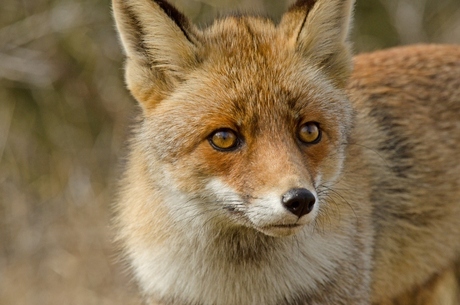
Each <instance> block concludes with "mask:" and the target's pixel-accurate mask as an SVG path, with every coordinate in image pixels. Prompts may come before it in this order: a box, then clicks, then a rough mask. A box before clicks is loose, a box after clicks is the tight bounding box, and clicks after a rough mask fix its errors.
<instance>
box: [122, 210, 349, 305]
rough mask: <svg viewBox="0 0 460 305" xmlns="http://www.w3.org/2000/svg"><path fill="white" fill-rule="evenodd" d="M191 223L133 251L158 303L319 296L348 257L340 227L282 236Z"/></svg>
mask: <svg viewBox="0 0 460 305" xmlns="http://www.w3.org/2000/svg"><path fill="white" fill-rule="evenodd" d="M184 204H185V203H184ZM198 218H199V216H198ZM190 222H191V224H190V226H183V224H182V225H179V226H180V227H181V228H180V229H179V230H177V226H178V224H177V223H176V224H173V226H175V227H176V228H172V230H171V228H170V234H169V235H168V237H167V240H165V241H164V242H163V243H161V244H155V245H146V246H145V247H143V248H144V249H143V250H142V251H138V252H137V253H136V256H132V257H131V258H132V259H133V263H134V264H133V265H134V269H135V273H136V275H137V278H138V279H139V280H140V284H141V287H142V288H143V289H144V292H145V294H146V295H155V296H156V298H155V301H156V302H160V304H203V305H205V304H224V305H225V304H241V305H249V304H267V305H269V304H277V305H279V304H286V305H290V304H298V300H297V299H298V298H303V297H304V296H306V295H308V296H309V297H311V296H313V295H314V294H315V291H317V290H318V286H319V285H321V284H323V283H324V282H326V281H327V279H328V278H331V275H334V274H335V273H336V268H337V265H338V264H339V263H338V262H339V261H341V260H344V259H345V256H346V255H347V254H346V253H345V251H344V250H343V249H346V246H345V244H346V243H349V241H347V240H346V238H344V236H342V234H340V233H334V232H325V233H324V235H323V234H318V232H315V234H312V233H313V232H312V231H313V229H312V228H308V227H307V228H305V230H304V231H302V232H300V233H299V234H297V235H294V236H289V237H283V238H276V237H269V236H266V235H264V234H262V233H260V232H258V231H255V230H253V229H251V228H244V227H239V228H227V229H225V228H222V227H216V226H215V225H206V224H205V222H204V220H203V219H196V218H194V219H193V220H190ZM170 225H171V224H170ZM195 226H196V227H195ZM198 228H200V229H198ZM165 229H166V228H165ZM325 236H327V238H326V237H325ZM158 296H159V297H158ZM312 304H313V303H312Z"/></svg>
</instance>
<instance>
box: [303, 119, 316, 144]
mask: <svg viewBox="0 0 460 305" xmlns="http://www.w3.org/2000/svg"><path fill="white" fill-rule="evenodd" d="M297 136H298V138H299V140H300V141H301V142H302V143H305V144H316V143H318V142H319V141H321V129H320V128H319V124H318V123H316V122H307V123H305V124H303V125H301V126H300V128H299V131H298V134H297Z"/></svg>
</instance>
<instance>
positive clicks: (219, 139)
mask: <svg viewBox="0 0 460 305" xmlns="http://www.w3.org/2000/svg"><path fill="white" fill-rule="evenodd" d="M209 143H210V144H211V146H212V147H213V148H214V149H216V150H220V151H231V150H234V149H235V148H237V147H238V144H239V139H238V136H237V134H236V132H235V131H233V130H231V129H228V128H226V129H219V130H216V131H214V132H213V133H212V134H211V135H210V136H209Z"/></svg>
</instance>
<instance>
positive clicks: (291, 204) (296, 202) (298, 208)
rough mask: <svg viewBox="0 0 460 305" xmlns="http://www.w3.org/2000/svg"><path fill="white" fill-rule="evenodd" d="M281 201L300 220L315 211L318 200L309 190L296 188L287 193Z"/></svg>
mask: <svg viewBox="0 0 460 305" xmlns="http://www.w3.org/2000/svg"><path fill="white" fill-rule="evenodd" d="M281 201H282V203H283V206H284V207H285V208H286V209H287V210H288V211H289V212H291V213H292V214H294V215H297V216H298V217H299V218H300V217H302V216H303V215H306V214H308V213H310V212H311V211H312V210H313V207H314V205H315V201H316V199H315V196H314V195H313V194H312V193H311V192H310V191H309V190H307V189H304V188H296V189H291V190H289V191H288V192H286V193H285V194H284V195H283V197H282V198H281Z"/></svg>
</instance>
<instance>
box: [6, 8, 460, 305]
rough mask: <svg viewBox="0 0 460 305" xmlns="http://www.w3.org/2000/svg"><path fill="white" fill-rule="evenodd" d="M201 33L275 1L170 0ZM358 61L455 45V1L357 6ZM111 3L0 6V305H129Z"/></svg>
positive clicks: (127, 107) (132, 294)
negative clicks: (113, 221) (118, 246)
mask: <svg viewBox="0 0 460 305" xmlns="http://www.w3.org/2000/svg"><path fill="white" fill-rule="evenodd" d="M173 2H175V3H176V4H177V5H178V6H179V7H180V8H181V9H182V10H183V11H184V12H185V13H186V14H187V15H188V16H190V18H192V19H193V20H194V21H195V22H196V23H198V24H200V25H201V26H204V25H205V24H208V23H210V22H211V20H212V18H213V16H216V15H219V14H223V13H224V12H225V11H228V10H236V9H241V10H244V11H257V12H260V13H262V14H266V15H268V16H271V17H273V18H274V19H277V18H278V19H279V17H280V15H281V14H282V12H283V11H284V10H285V9H286V8H287V7H288V4H289V3H288V2H286V1H281V0H280V1H273V0H221V1H217V0H202V1H198V0H175V1H173ZM352 40H353V42H354V44H355V49H356V51H357V52H362V51H369V50H375V49H380V48H384V47H389V46H394V45H398V44H407V43H417V42H451V43H459V42H460V2H459V1H458V0H358V3H357V8H356V20H355V27H354V32H353V36H352ZM122 63H123V55H122V52H121V49H120V47H119V43H118V39H117V36H116V33H115V30H114V25H113V20H112V18H111V12H110V1H109V0H91V1H90V0H80V1H77V0H75V1H72V0H62V1H53V0H35V1H32V0H23V1H15V0H4V1H3V2H2V9H1V10H0V304H27V305H31V304H135V303H137V302H138V299H137V293H136V291H135V288H133V287H132V286H133V285H132V283H131V282H130V281H129V280H128V278H129V277H128V276H127V275H126V274H125V272H123V271H122V270H123V266H122V264H120V263H117V259H116V251H115V249H114V247H113V246H112V244H111V238H112V237H111V235H110V230H109V219H110V202H111V200H112V198H113V193H114V191H113V189H114V187H113V185H114V182H115V181H116V179H117V175H118V174H119V171H118V170H117V168H118V165H117V164H118V160H119V159H120V157H121V156H122V151H123V147H124V144H123V143H124V141H125V136H126V133H127V130H128V125H129V121H130V119H131V118H132V117H133V113H135V111H136V106H135V102H134V100H133V99H132V98H131V97H130V96H129V93H128V92H127V90H126V89H125V86H124V81H123V69H122Z"/></svg>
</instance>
